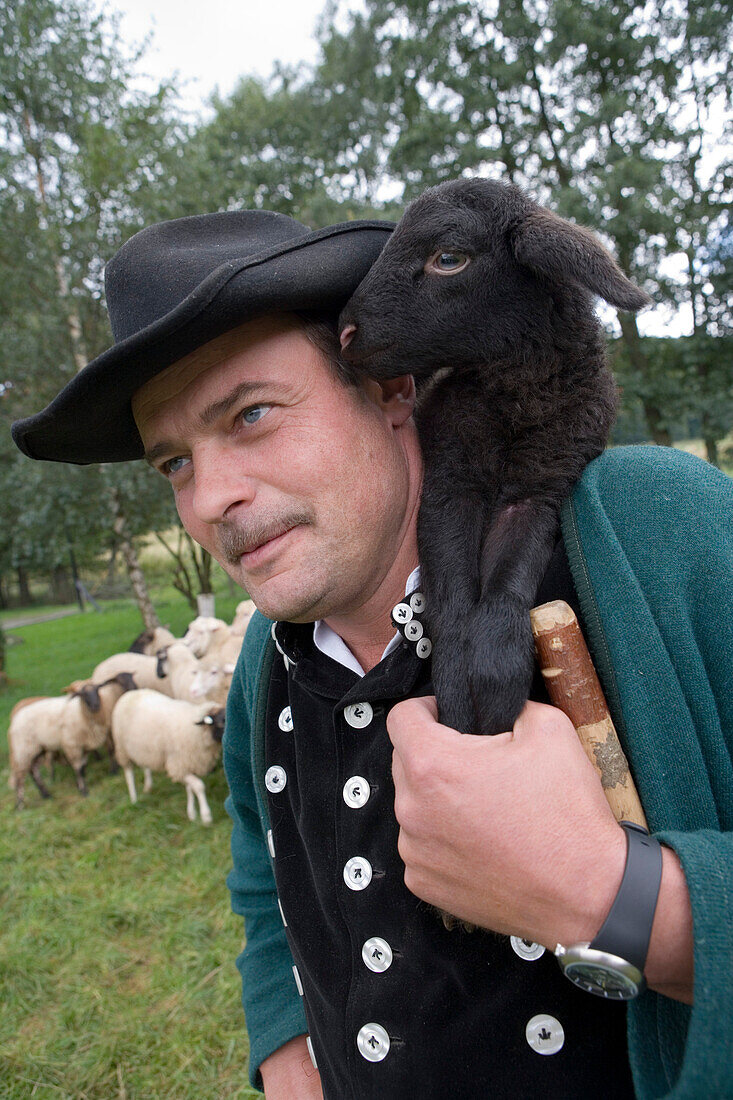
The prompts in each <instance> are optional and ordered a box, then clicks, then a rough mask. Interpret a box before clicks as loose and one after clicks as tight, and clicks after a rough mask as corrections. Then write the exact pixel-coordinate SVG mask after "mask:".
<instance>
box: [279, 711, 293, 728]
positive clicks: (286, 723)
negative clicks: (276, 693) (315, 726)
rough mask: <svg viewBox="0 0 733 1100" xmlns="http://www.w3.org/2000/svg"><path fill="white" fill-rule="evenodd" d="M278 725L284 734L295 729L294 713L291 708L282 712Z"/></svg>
mask: <svg viewBox="0 0 733 1100" xmlns="http://www.w3.org/2000/svg"><path fill="white" fill-rule="evenodd" d="M277 724H278V726H279V727H280V729H281V730H282V731H283V733H290V731H291V729H292V728H293V712H292V711H291V709H290V707H285V709H284V710H281V711H280V717H279V718H278V720H277Z"/></svg>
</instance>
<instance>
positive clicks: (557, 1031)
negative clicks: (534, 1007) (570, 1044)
mask: <svg viewBox="0 0 733 1100" xmlns="http://www.w3.org/2000/svg"><path fill="white" fill-rule="evenodd" d="M525 1035H526V1036H527V1042H528V1043H529V1045H530V1046H531V1047H532V1050H536V1051H537V1053H538V1054H557V1052H558V1050H562V1046H563V1043H564V1042H565V1032H564V1031H563V1026H562V1024H561V1023H560V1021H559V1020H556V1019H555V1017H554V1016H547V1015H546V1014H545V1013H544V1012H542V1013H540V1015H539V1016H533V1017H532V1019H531V1020H530V1021H529V1023H528V1024H527V1027H526V1029H525Z"/></svg>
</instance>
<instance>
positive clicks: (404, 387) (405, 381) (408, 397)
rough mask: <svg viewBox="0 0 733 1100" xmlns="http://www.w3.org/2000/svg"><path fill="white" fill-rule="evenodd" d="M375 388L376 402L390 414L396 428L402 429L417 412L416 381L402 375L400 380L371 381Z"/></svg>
mask: <svg viewBox="0 0 733 1100" xmlns="http://www.w3.org/2000/svg"><path fill="white" fill-rule="evenodd" d="M369 382H370V386H371V387H373V393H374V397H375V400H376V401H377V403H378V404H379V406H380V407H381V408H382V409H383V410H384V411H385V412H386V413H387V414H388V416H389V418H390V420H391V421H392V426H393V427H395V428H399V427H401V426H402V425H403V424H404V423H405V422H406V421H407V420H409V419H410V417H411V416H412V414H413V412H414V411H415V379H414V378H413V377H412V375H411V374H401V375H400V376H399V377H398V378H386V379H383V380H381V381H377V380H376V379H374V378H371V379H370V380H369Z"/></svg>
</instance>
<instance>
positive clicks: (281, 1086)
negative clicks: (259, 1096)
mask: <svg viewBox="0 0 733 1100" xmlns="http://www.w3.org/2000/svg"><path fill="white" fill-rule="evenodd" d="M260 1073H261V1074H262V1083H263V1085H264V1086H265V1097H266V1100H323V1089H322V1088H321V1075H320V1073H319V1072H318V1070H317V1069H315V1068H314V1066H313V1063H312V1062H311V1056H310V1054H309V1053H308V1047H307V1046H306V1045H305V1035H297V1036H296V1037H295V1038H294V1039H291V1040H290V1042H289V1043H285V1045H284V1046H281V1047H280V1049H279V1050H276V1051H275V1053H274V1054H271V1055H270V1057H269V1058H265V1060H264V1062H263V1063H262V1065H261V1066H260Z"/></svg>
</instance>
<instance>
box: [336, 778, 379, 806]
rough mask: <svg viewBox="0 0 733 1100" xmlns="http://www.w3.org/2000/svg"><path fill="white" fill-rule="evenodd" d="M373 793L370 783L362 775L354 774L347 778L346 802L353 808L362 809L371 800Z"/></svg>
mask: <svg viewBox="0 0 733 1100" xmlns="http://www.w3.org/2000/svg"><path fill="white" fill-rule="evenodd" d="M371 793H372V792H371V788H370V786H369V784H368V783H367V781H366V779H364V777H363V776H361V775H352V777H351V779H347V780H346V782H345V783H344V790H343V795H344V802H345V803H346V805H347V806H351V808H352V810H359V809H361V807H362V806H364V805H365V804H366V803H367V802H368V801H369V795H370V794H371Z"/></svg>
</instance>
